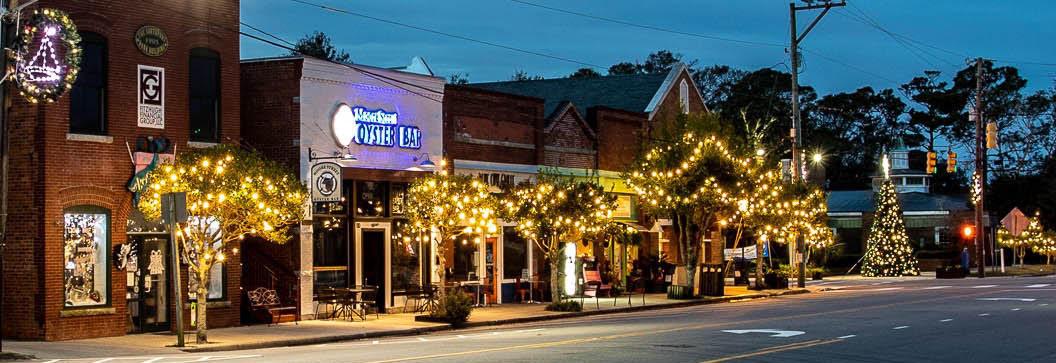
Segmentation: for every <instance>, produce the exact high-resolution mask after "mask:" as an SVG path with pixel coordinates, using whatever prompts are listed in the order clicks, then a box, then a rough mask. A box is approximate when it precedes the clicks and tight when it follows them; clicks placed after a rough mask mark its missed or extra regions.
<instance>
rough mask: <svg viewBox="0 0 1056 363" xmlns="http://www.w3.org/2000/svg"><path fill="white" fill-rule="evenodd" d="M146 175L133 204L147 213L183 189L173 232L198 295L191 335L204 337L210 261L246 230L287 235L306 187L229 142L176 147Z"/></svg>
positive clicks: (153, 214)
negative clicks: (181, 219) (181, 217)
mask: <svg viewBox="0 0 1056 363" xmlns="http://www.w3.org/2000/svg"><path fill="white" fill-rule="evenodd" d="M147 180H148V181H147V183H148V184H147V185H149V189H147V191H146V193H145V194H146V195H145V198H141V199H140V200H139V209H140V210H142V211H143V212H144V214H145V215H146V216H147V217H148V218H152V219H158V218H160V217H161V213H162V211H161V199H162V198H161V196H162V195H163V194H166V193H172V192H184V193H186V195H187V214H188V220H187V223H186V224H185V225H183V226H182V228H180V229H179V230H178V231H177V233H176V236H177V238H178V241H180V242H181V243H179V247H180V248H179V252H180V254H181V255H182V257H183V259H184V260H186V261H187V262H188V268H189V274H190V275H191V277H192V279H193V280H196V281H197V282H198V283H197V289H196V291H193V292H194V293H195V294H196V298H197V300H198V302H197V304H196V305H197V316H196V318H197V329H198V331H197V337H196V341H197V342H198V343H199V344H202V343H207V342H208V331H207V320H206V318H207V315H206V312H207V306H208V304H206V299H207V295H208V291H209V284H210V281H211V279H210V278H209V274H210V271H211V270H212V268H213V266H214V265H216V264H222V263H223V262H224V261H225V260H226V258H227V256H228V254H230V253H237V246H238V242H239V241H241V240H242V239H244V238H245V237H246V236H255V237H260V238H263V239H266V240H269V241H272V242H275V243H285V242H286V241H287V240H289V239H290V235H289V230H290V227H292V226H294V225H296V223H297V221H298V220H300V214H301V212H302V208H303V207H304V203H305V202H306V200H307V199H306V198H307V195H308V194H307V191H306V190H305V188H304V186H302V185H301V183H300V182H299V181H298V180H297V176H296V174H293V173H292V172H290V171H288V170H286V169H285V168H283V167H282V166H280V165H279V164H278V163H275V162H273V161H270V160H267V159H265V158H263V157H262V156H261V155H260V154H257V153H253V152H249V151H245V150H242V149H239V148H237V147H235V146H230V145H219V146H214V147H211V148H206V149H192V150H191V151H189V152H185V153H182V154H180V155H179V156H178V157H177V159H176V161H175V163H174V164H172V165H164V166H162V167H161V168H159V169H157V170H154V171H153V172H151V173H150V175H149V176H148V179H147Z"/></svg>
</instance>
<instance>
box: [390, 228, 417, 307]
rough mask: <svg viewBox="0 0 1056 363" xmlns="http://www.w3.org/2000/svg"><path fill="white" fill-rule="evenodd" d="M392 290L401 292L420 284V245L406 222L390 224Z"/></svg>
mask: <svg viewBox="0 0 1056 363" xmlns="http://www.w3.org/2000/svg"><path fill="white" fill-rule="evenodd" d="M392 226H393V229H392V243H391V244H390V245H391V246H392V289H393V290H403V289H407V288H409V287H411V286H418V285H419V284H420V283H421V273H420V272H421V262H420V260H419V259H420V258H421V244H420V238H415V237H416V235H414V234H413V233H412V232H411V230H410V228H409V226H408V225H407V221H406V220H396V221H394V222H392Z"/></svg>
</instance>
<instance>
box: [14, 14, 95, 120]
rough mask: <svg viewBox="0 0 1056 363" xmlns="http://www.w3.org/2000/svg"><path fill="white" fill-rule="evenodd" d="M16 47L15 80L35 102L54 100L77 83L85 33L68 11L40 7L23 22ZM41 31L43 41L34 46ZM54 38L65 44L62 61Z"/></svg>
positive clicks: (25, 94)
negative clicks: (56, 49) (82, 38)
mask: <svg viewBox="0 0 1056 363" xmlns="http://www.w3.org/2000/svg"><path fill="white" fill-rule="evenodd" d="M20 32H21V34H20V35H21V37H20V38H19V43H18V46H17V48H16V52H15V54H16V56H15V57H16V58H15V80H16V82H17V84H18V86H19V91H20V93H21V94H22V96H23V97H25V98H26V99H27V100H29V101H30V102H32V103H38V102H41V101H44V102H54V101H55V100H57V99H58V98H59V97H61V96H62V95H63V94H64V93H65V92H66V91H69V90H70V88H72V87H73V83H74V82H75V81H76V80H77V74H78V72H79V71H80V64H81V47H80V43H81V36H80V34H78V33H77V26H76V25H74V24H73V21H72V20H70V17H69V15H67V14H66V13H65V12H62V11H60V10H55V9H38V10H35V11H34V12H33V15H32V16H31V17H30V18H29V20H28V21H27V22H26V23H25V25H24V26H22V29H21V30H20ZM41 32H44V34H43V35H40V39H41V41H40V44H38V45H37V48H36V49H30V48H31V46H33V45H34V40H35V39H36V38H37V36H38V35H39V34H40V33H41ZM53 38H57V40H58V42H59V43H61V45H62V46H63V47H64V48H65V50H66V51H65V52H64V53H65V54H64V55H63V59H62V62H60V61H59V59H58V58H57V57H56V55H55V44H53V43H52V41H53ZM31 52H32V54H31Z"/></svg>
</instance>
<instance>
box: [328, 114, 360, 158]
mask: <svg viewBox="0 0 1056 363" xmlns="http://www.w3.org/2000/svg"><path fill="white" fill-rule="evenodd" d="M330 131H331V132H333V134H334V141H337V144H338V145H339V146H341V147H348V145H350V144H352V140H353V139H354V138H355V137H356V115H355V113H353V112H352V107H349V106H348V105H346V104H344V103H342V104H340V105H338V106H337V110H334V116H333V118H332V119H331V120H330Z"/></svg>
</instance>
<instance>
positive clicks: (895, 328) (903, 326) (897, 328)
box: [891, 325, 909, 330]
mask: <svg viewBox="0 0 1056 363" xmlns="http://www.w3.org/2000/svg"><path fill="white" fill-rule="evenodd" d="M908 327H909V325H902V326H896V327H894V328H891V330H902V329H905V328H908Z"/></svg>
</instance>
